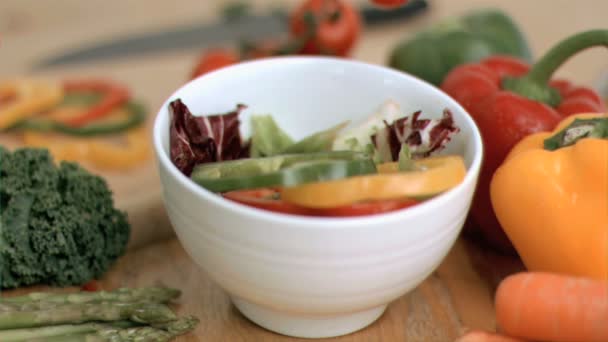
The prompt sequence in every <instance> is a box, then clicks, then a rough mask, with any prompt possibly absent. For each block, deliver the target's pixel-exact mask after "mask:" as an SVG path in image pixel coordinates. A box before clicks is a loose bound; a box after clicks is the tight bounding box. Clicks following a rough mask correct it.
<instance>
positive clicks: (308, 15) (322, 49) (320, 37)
mask: <svg viewBox="0 0 608 342" xmlns="http://www.w3.org/2000/svg"><path fill="white" fill-rule="evenodd" d="M289 27H290V32H291V34H292V35H293V36H294V37H296V38H297V39H301V40H302V48H301V49H300V51H299V53H302V54H329V55H335V56H347V55H348V53H349V52H350V51H351V49H352V48H353V46H354V45H355V43H356V41H357V38H358V37H359V34H360V31H361V18H360V17H359V13H358V12H357V10H356V9H355V8H354V7H353V6H352V5H351V4H350V3H349V2H348V1H341V0H306V1H304V2H303V3H302V4H301V5H300V6H299V7H298V8H296V10H295V11H294V12H293V13H292V15H291V17H290V25H289Z"/></svg>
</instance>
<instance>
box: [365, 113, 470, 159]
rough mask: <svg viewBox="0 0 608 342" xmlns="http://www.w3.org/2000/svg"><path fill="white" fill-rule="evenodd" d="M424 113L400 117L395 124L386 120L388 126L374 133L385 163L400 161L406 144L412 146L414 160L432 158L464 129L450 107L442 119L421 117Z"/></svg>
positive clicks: (375, 143)
mask: <svg viewBox="0 0 608 342" xmlns="http://www.w3.org/2000/svg"><path fill="white" fill-rule="evenodd" d="M421 113H422V112H421V111H417V112H415V113H414V114H412V116H411V117H410V116H406V117H403V118H400V119H397V120H395V121H394V122H393V123H391V124H389V123H387V122H386V121H385V122H384V127H383V128H381V129H380V130H379V131H378V132H376V133H375V134H374V135H373V136H372V142H373V144H374V146H375V148H376V149H377V150H378V151H381V154H382V157H383V161H384V162H388V161H397V160H398V159H399V151H401V147H402V145H403V144H406V145H407V146H408V148H409V151H410V153H411V157H412V159H419V158H424V157H428V156H430V155H431V154H433V153H434V152H438V151H440V150H441V149H443V148H444V147H445V146H446V144H447V143H448V142H449V141H450V140H451V138H452V136H453V135H454V134H456V133H458V132H459V131H460V129H459V128H458V127H456V125H455V123H454V118H453V117H452V113H451V112H450V111H449V110H448V109H446V110H444V112H443V116H442V118H441V119H420V114H421ZM382 152H385V153H382Z"/></svg>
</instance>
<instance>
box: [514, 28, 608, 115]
mask: <svg viewBox="0 0 608 342" xmlns="http://www.w3.org/2000/svg"><path fill="white" fill-rule="evenodd" d="M595 46H607V47H608V30H592V31H586V32H582V33H578V34H575V35H574V36H571V37H569V38H566V39H565V40H563V41H561V42H560V43H558V44H557V45H556V46H554V47H553V48H552V49H551V50H549V52H547V53H546V54H545V55H544V56H543V57H542V58H541V59H540V60H539V61H538V62H536V63H535V64H534V65H533V66H532V69H530V71H529V72H528V74H526V75H525V76H522V77H513V78H505V79H504V80H503V82H502V87H503V89H505V90H509V91H512V92H514V93H517V94H519V95H522V96H525V97H527V98H529V99H531V100H535V101H539V102H544V103H546V104H548V105H550V106H553V107H555V106H557V105H559V103H560V102H561V96H560V95H559V92H558V91H557V90H556V89H554V88H552V87H550V86H549V85H548V83H549V80H550V79H551V76H552V75H553V73H554V72H555V71H556V70H557V69H558V68H559V67H560V66H561V65H562V64H564V62H566V61H567V60H568V59H569V58H570V57H572V56H574V55H575V54H577V53H578V52H580V51H582V50H585V49H588V48H591V47H595Z"/></svg>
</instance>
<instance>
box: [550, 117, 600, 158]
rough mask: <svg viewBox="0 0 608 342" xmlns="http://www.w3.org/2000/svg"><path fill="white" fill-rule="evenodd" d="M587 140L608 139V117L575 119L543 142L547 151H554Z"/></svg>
mask: <svg viewBox="0 0 608 342" xmlns="http://www.w3.org/2000/svg"><path fill="white" fill-rule="evenodd" d="M585 138H597V139H607V138H608V117H601V118H592V119H575V120H574V121H573V122H572V123H571V124H570V125H568V126H567V127H566V128H564V129H562V130H561V131H559V132H557V133H555V134H554V135H552V136H550V137H549V138H547V139H545V140H544V142H543V145H544V148H545V150H549V151H554V150H557V149H560V148H562V147H567V146H571V145H574V144H576V142H577V141H579V140H581V139H585Z"/></svg>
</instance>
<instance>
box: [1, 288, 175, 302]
mask: <svg viewBox="0 0 608 342" xmlns="http://www.w3.org/2000/svg"><path fill="white" fill-rule="evenodd" d="M180 295H181V291H180V290H177V289H173V288H168V287H142V288H135V289H132V288H120V289H116V290H114V291H97V292H78V293H64V294H57V293H48V292H34V293H30V294H28V295H24V296H20V297H9V298H0V305H1V304H2V303H16V304H23V303H32V302H45V303H59V304H68V303H71V304H82V303H98V302H123V303H132V302H155V303H167V302H169V301H170V300H172V299H175V298H177V297H179V296H180Z"/></svg>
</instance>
